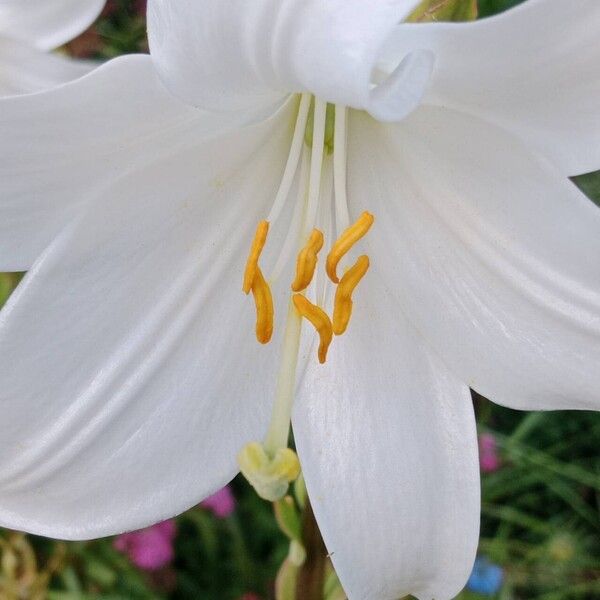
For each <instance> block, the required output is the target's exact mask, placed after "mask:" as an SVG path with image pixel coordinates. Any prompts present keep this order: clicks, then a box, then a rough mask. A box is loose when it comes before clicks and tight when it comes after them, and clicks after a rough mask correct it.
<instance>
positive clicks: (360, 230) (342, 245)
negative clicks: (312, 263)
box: [325, 212, 375, 283]
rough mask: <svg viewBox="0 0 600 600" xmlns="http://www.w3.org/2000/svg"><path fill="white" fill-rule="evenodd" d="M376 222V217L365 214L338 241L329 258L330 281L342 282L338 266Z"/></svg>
mask: <svg viewBox="0 0 600 600" xmlns="http://www.w3.org/2000/svg"><path fill="white" fill-rule="evenodd" d="M374 221H375V217H374V216H373V215H372V214H371V213H369V212H364V213H363V214H362V215H361V216H360V217H359V218H358V219H357V220H356V222H355V223H354V225H350V227H348V229H346V230H345V231H344V232H343V233H342V235H341V236H340V237H339V238H338V239H337V241H336V242H335V244H334V245H333V248H332V249H331V251H330V252H329V255H328V256H327V263H326V266H325V268H326V271H327V275H329V279H331V281H333V283H339V282H340V280H339V279H338V276H337V272H336V271H337V266H338V263H339V262H340V260H341V259H342V257H343V256H344V255H345V254H346V253H347V252H348V251H349V250H350V248H352V246H354V244H356V242H357V241H358V240H360V238H362V237H363V236H364V235H366V233H367V232H368V231H369V229H371V225H373V222H374Z"/></svg>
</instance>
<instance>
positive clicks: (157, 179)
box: [0, 108, 294, 539]
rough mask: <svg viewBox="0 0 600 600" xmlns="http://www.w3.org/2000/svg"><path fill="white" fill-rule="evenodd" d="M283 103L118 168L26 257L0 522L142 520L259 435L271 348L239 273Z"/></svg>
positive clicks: (6, 350)
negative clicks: (113, 178)
mask: <svg viewBox="0 0 600 600" xmlns="http://www.w3.org/2000/svg"><path fill="white" fill-rule="evenodd" d="M293 116H294V115H293V111H292V110H291V109H289V108H287V109H284V110H282V111H280V113H278V115H277V116H275V117H273V119H271V120H269V121H267V122H264V123H262V124H260V125H255V126H253V127H249V128H247V129H244V130H240V131H238V132H236V133H235V134H229V135H228V136H223V137H220V138H218V139H215V140H213V141H211V142H206V143H199V144H198V145H197V146H196V148H189V147H185V145H184V146H182V147H181V148H180V152H179V153H178V154H177V155H175V156H173V157H172V158H170V159H169V160H164V161H163V162H162V163H161V164H160V165H157V166H152V167H149V168H148V169H147V170H145V171H144V172H143V173H139V174H133V175H129V176H128V177H127V178H125V179H123V180H122V181H120V182H118V183H117V184H116V185H115V186H113V187H112V188H111V189H110V190H109V192H107V193H105V194H102V196H101V197H99V198H98V199H97V200H96V201H95V202H94V203H92V204H89V205H88V207H87V209H86V211H85V213H84V214H83V215H82V216H81V217H80V219H78V220H77V221H76V222H75V223H74V224H73V225H72V226H70V227H69V228H67V229H65V230H64V231H63V232H62V233H61V235H60V236H59V237H58V238H57V239H56V240H55V241H54V242H53V244H51V246H49V248H48V249H47V250H46V251H45V252H44V254H43V255H42V256H41V257H40V259H39V260H38V261H37V262H36V263H35V264H34V266H33V268H32V269H31V271H29V273H28V274H27V276H26V277H25V279H24V281H23V283H22V284H21V285H20V286H19V288H17V290H16V291H15V293H14V295H13V296H12V297H11V298H10V300H9V302H8V304H7V306H6V308H5V309H4V311H3V312H2V313H0V356H1V360H0V406H1V409H2V420H1V423H0V524H1V525H2V526H6V527H10V528H12V529H21V530H26V531H30V532H34V533H37V534H42V535H47V536H52V537H58V538H65V539H85V538H93V537H99V536H103V535H108V534H113V533H117V532H121V531H123V530H131V529H139V528H141V527H144V526H146V525H148V524H150V523H155V522H157V521H161V520H164V519H165V518H167V517H169V516H172V515H174V514H176V513H179V512H181V511H183V510H185V509H187V508H189V507H190V506H192V505H194V504H195V503H197V502H199V501H200V500H202V499H203V498H204V497H206V496H209V495H210V494H212V493H214V492H215V491H216V490H217V489H219V488H220V487H222V486H223V485H224V484H225V483H226V482H227V481H228V480H229V479H231V478H232V477H233V476H234V474H235V473H236V471H237V466H236V463H235V456H236V454H237V452H238V451H239V450H240V448H241V447H242V446H243V445H244V444H245V443H246V442H248V441H251V440H253V439H261V438H262V437H263V436H264V434H265V433H266V429H267V425H268V420H269V416H270V407H271V398H272V394H273V390H272V389H271V388H272V387H273V386H274V382H275V370H276V367H277V360H276V353H277V352H278V350H279V348H278V347H277V344H271V345H270V346H269V347H267V348H262V347H261V348H260V349H259V347H258V343H257V342H256V340H255V337H254V318H255V316H254V308H253V305H252V302H250V301H247V299H246V298H245V296H244V295H243V294H242V292H241V282H242V278H243V272H244V265H245V261H246V253H247V248H248V247H249V246H250V243H251V240H252V237H253V231H254V227H255V224H256V222H257V220H258V219H259V218H260V216H262V215H263V214H265V212H266V211H267V210H268V208H269V207H268V206H267V205H268V203H269V201H270V200H271V199H272V198H273V197H274V195H275V193H276V190H277V187H278V185H279V180H280V178H281V173H282V171H283V165H284V162H285V158H286V155H287V150H288V149H289V129H290V127H291V126H292V125H293ZM286 293H287V292H286Z"/></svg>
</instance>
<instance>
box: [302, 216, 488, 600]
mask: <svg viewBox="0 0 600 600" xmlns="http://www.w3.org/2000/svg"><path fill="white" fill-rule="evenodd" d="M376 228H377V223H376V224H375V226H374V231H373V232H372V234H375V230H376ZM374 258H375V257H374ZM311 356H312V355H311ZM294 437H295V440H296V445H297V448H298V454H299V457H300V461H301V463H302V470H303V473H304V477H305V478H306V485H307V489H308V493H309V497H310V499H311V503H312V507H313V510H314V513H315V516H316V519H317V522H318V524H319V528H320V530H321V532H322V535H323V538H324V541H325V544H326V546H327V549H328V552H329V553H330V555H331V560H332V561H333V564H334V567H335V569H336V572H337V574H338V575H339V577H340V580H341V583H342V585H343V586H344V589H345V591H346V594H347V595H348V598H350V599H351V600H396V599H397V598H402V597H404V596H406V595H407V594H412V595H414V596H416V597H417V598H420V599H421V600H431V599H432V598H435V599H436V600H448V599H450V598H453V597H454V596H455V595H456V594H457V593H458V592H459V591H460V590H461V589H462V587H463V586H464V584H465V583H466V581H467V579H468V577H469V574H470V572H471V568H472V565H473V561H474V558H475V552H476V548H477V542H478V533H479V495H480V492H479V472H478V463H477V437H476V432H475V419H474V414H473V406H472V402H471V397H470V394H469V390H468V388H467V387H466V386H465V385H464V384H462V383H460V382H459V381H458V380H457V379H456V378H455V377H454V376H453V375H451V374H450V373H449V372H448V371H447V369H446V367H445V366H444V365H442V364H441V362H440V361H439V359H437V358H435V357H434V356H433V355H432V354H431V353H430V352H429V351H428V350H427V349H426V348H425V347H424V346H423V343H422V339H420V337H419V336H418V335H416V334H415V332H414V331H413V330H412V329H411V328H410V327H409V326H408V324H407V321H405V319H404V318H403V317H402V316H401V315H399V314H398V310H397V307H396V300H395V298H394V297H393V295H392V294H390V292H389V290H388V284H387V282H386V280H385V279H384V278H382V276H381V274H380V273H378V272H377V271H376V269H374V270H373V271H372V272H369V273H368V275H367V276H366V277H365V279H364V280H363V281H362V282H361V287H359V289H358V292H357V294H356V310H355V311H354V314H353V318H352V322H351V323H350V327H349V329H348V331H347V332H346V333H345V334H344V336H343V337H341V338H337V339H336V341H335V343H334V344H333V345H332V348H331V351H330V354H329V357H328V359H327V363H326V364H325V365H318V364H316V361H314V360H313V361H311V362H310V365H309V367H308V372H307V373H306V375H305V377H304V379H303V381H302V382H301V385H300V397H299V401H298V406H297V408H296V411H295V415H294ZM357 565H360V568H357Z"/></svg>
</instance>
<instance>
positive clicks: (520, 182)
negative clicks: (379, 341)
mask: <svg viewBox="0 0 600 600" xmlns="http://www.w3.org/2000/svg"><path fill="white" fill-rule="evenodd" d="M349 173H350V177H351V180H350V183H349V185H350V189H351V192H350V194H351V198H352V203H353V204H354V205H355V208H354V210H356V211H359V210H363V209H365V208H367V209H369V210H371V211H372V212H374V213H375V216H376V217H379V218H378V219H377V224H378V225H377V226H378V229H377V231H378V235H373V236H369V238H368V240H367V243H370V244H371V245H372V252H371V254H372V257H373V258H372V259H373V262H374V263H375V264H377V263H378V261H379V262H380V263H381V268H382V269H385V273H386V276H387V279H388V282H389V286H390V289H392V290H393V291H394V293H395V295H396V298H397V300H398V303H399V307H400V308H401V310H402V311H403V312H404V313H405V314H406V315H407V317H408V319H409V321H410V322H411V323H412V324H413V325H414V326H415V327H416V328H417V329H418V330H419V331H420V333H421V334H422V335H423V336H424V337H425V338H426V339H427V340H428V343H429V344H430V345H431V347H432V348H433V349H434V350H435V351H436V352H437V353H438V355H439V356H440V357H441V358H442V359H443V360H444V361H445V362H446V364H447V365H448V366H449V367H450V368H451V369H452V370H453V372H454V373H455V374H456V375H458V376H459V377H460V378H461V379H462V380H463V381H465V382H466V383H467V384H468V385H469V386H470V387H472V388H473V389H475V390H477V391H478V392H480V393H481V394H483V395H484V396H487V397H488V398H490V399H491V400H494V401H496V402H499V403H501V404H504V405H506V406H511V407H513V408H519V409H561V408H573V409H598V408H599V407H600V369H598V356H599V355H600V210H599V209H598V207H596V206H595V205H594V204H593V203H592V202H591V201H590V200H588V199H587V198H586V197H585V196H584V195H583V194H582V193H581V192H580V191H579V190H578V189H577V188H576V187H575V186H574V185H573V184H572V183H571V182H569V180H567V179H566V178H563V177H562V175H561V174H560V173H557V172H556V170H555V168H554V166H553V165H552V164H551V163H549V162H548V161H546V160H545V159H543V158H541V157H539V156H537V155H535V154H532V153H531V152H530V151H529V149H528V147H527V146H526V145H524V144H523V143H522V142H521V141H520V140H519V139H518V138H516V137H514V136H513V135H511V134H510V133H507V132H506V131H504V130H502V129H499V128H497V127H496V126H494V125H491V124H489V123H487V122H486V121H483V120H480V119H478V118H475V117H472V116H469V115H465V114H461V113H458V112H454V111H451V110H447V109H442V108H436V107H421V108H420V109H419V110H418V111H416V112H415V113H413V115H411V116H410V117H409V118H408V119H407V120H406V121H404V122H403V123H401V124H398V125H395V126H388V127H384V126H382V125H380V124H378V123H376V122H374V121H373V120H371V119H369V118H368V117H366V116H360V115H354V116H353V120H352V139H351V152H350V169H349ZM366 198H369V199H370V203H369V204H368V205H367V206H365V205H364V203H365V199H366ZM375 255H377V256H375Z"/></svg>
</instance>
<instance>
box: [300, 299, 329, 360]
mask: <svg viewBox="0 0 600 600" xmlns="http://www.w3.org/2000/svg"><path fill="white" fill-rule="evenodd" d="M292 300H293V301H294V306H295V307H296V310H297V311H298V312H299V313H300V314H301V315H302V316H303V317H304V318H305V319H308V320H309V321H310V322H311V323H312V324H313V326H314V328H315V329H316V330H317V333H318V334H319V338H320V343H319V362H320V363H321V364H323V363H324V362H325V361H326V360H327V350H328V349H329V344H331V340H332V339H333V326H332V324H331V319H330V318H329V316H328V315H327V313H326V312H325V311H324V310H323V309H321V308H319V307H318V306H315V305H314V304H313V303H312V302H311V301H310V300H308V299H307V298H306V296H303V295H302V294H294V295H293V296H292Z"/></svg>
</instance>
